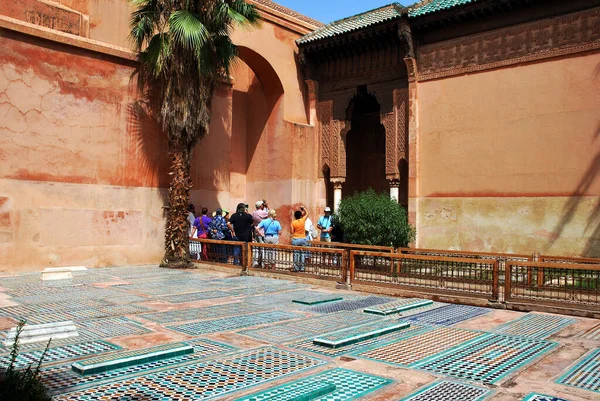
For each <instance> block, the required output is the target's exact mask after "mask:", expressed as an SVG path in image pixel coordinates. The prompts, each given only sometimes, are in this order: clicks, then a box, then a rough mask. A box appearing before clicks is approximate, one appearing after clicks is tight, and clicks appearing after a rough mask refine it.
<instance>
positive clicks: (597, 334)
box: [577, 323, 600, 341]
mask: <svg viewBox="0 0 600 401" xmlns="http://www.w3.org/2000/svg"><path fill="white" fill-rule="evenodd" d="M577 338H582V339H584V340H594V341H600V323H598V324H597V325H595V326H594V327H592V328H591V329H589V330H587V331H585V332H583V333H581V334H579V335H577Z"/></svg>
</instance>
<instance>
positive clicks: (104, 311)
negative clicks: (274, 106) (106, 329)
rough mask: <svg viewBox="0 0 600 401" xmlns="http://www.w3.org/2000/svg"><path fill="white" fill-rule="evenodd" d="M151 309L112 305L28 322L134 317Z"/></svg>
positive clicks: (40, 316)
mask: <svg viewBox="0 0 600 401" xmlns="http://www.w3.org/2000/svg"><path fill="white" fill-rule="evenodd" d="M148 310H149V309H148V308H144V307H142V306H135V305H110V306H100V307H97V308H93V309H92V308H86V309H73V310H62V311H59V312H53V313H45V314H42V315H35V316H31V317H30V318H29V319H28V322H29V323H31V324H42V323H52V322H64V321H66V320H87V319H97V318H101V317H108V316H123V315H133V314H136V313H142V312H147V311H148Z"/></svg>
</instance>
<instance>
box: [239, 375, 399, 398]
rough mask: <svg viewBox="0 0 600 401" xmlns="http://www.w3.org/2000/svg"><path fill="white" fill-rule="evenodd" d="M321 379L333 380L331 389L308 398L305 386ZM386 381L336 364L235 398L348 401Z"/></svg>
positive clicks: (387, 380) (314, 383)
mask: <svg viewBox="0 0 600 401" xmlns="http://www.w3.org/2000/svg"><path fill="white" fill-rule="evenodd" d="M322 383H329V384H333V385H334V386H335V391H333V392H330V393H328V394H325V395H323V396H321V397H317V398H308V394H307V390H310V389H313V388H318V387H316V386H319V384H322ZM390 383H392V380H389V379H385V378H383V377H378V376H373V375H368V374H366V373H361V372H355V371H352V370H348V369H341V368H337V369H331V370H327V371H325V372H322V373H319V374H315V375H311V376H308V377H305V378H303V379H300V380H296V381H293V382H291V383H285V384H282V385H280V386H277V387H274V388H270V389H268V390H265V391H261V392H259V393H256V394H252V395H249V396H245V397H242V398H238V399H237V400H236V401H290V400H298V401H299V400H303V401H309V400H316V399H318V400H319V401H350V400H356V399H358V398H360V397H363V396H365V395H367V394H369V393H371V392H373V391H375V390H378V389H380V388H382V387H383V386H386V385H388V384H390Z"/></svg>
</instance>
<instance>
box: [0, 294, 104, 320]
mask: <svg viewBox="0 0 600 401" xmlns="http://www.w3.org/2000/svg"><path fill="white" fill-rule="evenodd" d="M106 305H107V304H106V303H105V302H102V301H99V300H95V299H82V300H80V301H71V302H54V303H44V304H37V305H15V306H7V307H5V308H0V316H7V317H14V318H17V319H18V318H20V317H22V318H27V317H28V316H31V315H39V314H43V313H52V312H55V311H57V310H63V309H69V310H70V309H82V308H99V307H102V306H106Z"/></svg>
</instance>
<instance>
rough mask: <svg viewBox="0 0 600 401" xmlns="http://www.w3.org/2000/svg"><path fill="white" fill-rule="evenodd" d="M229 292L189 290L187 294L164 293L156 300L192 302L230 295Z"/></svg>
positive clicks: (176, 302) (175, 302)
mask: <svg viewBox="0 0 600 401" xmlns="http://www.w3.org/2000/svg"><path fill="white" fill-rule="evenodd" d="M230 296H232V295H230V294H229V293H227V292H225V291H216V290H213V291H200V292H189V293H187V294H174V295H164V296H161V297H158V298H156V299H157V300H158V301H164V302H169V303H172V304H178V303H183V302H194V301H202V300H205V299H216V298H227V297H230Z"/></svg>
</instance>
